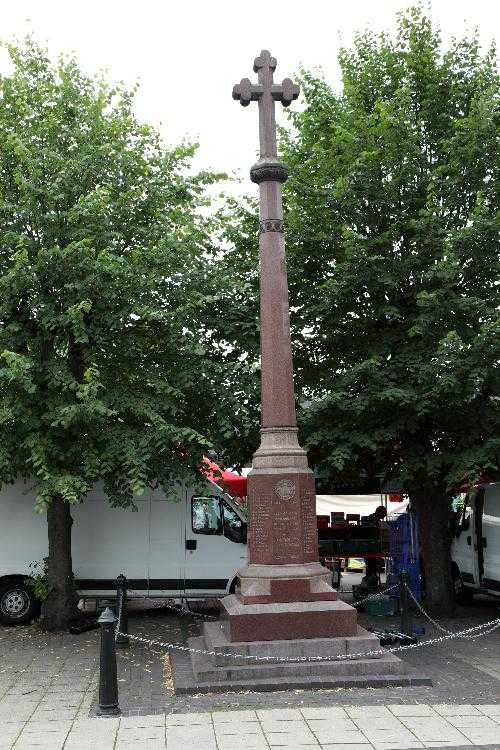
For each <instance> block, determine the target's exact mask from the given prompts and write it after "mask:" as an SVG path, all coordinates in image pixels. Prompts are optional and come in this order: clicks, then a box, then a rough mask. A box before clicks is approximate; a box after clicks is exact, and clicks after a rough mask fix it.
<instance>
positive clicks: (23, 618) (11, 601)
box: [0, 579, 40, 625]
mask: <svg viewBox="0 0 500 750" xmlns="http://www.w3.org/2000/svg"><path fill="white" fill-rule="evenodd" d="M39 614H40V602H39V600H38V599H37V598H36V596H35V594H34V592H33V591H32V590H31V589H30V588H29V586H26V584H25V583H24V582H23V581H22V579H13V580H10V581H8V582H3V583H0V622H1V623H2V625H26V624H27V623H30V622H31V621H32V620H34V619H35V617H38V615H39Z"/></svg>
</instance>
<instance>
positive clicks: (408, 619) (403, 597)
mask: <svg viewBox="0 0 500 750" xmlns="http://www.w3.org/2000/svg"><path fill="white" fill-rule="evenodd" d="M399 583H400V586H399V603H400V607H401V632H402V633H404V635H406V636H408V637H409V638H413V618H412V613H411V607H410V600H409V597H408V590H409V583H410V577H409V575H408V573H407V571H406V570H402V571H401V572H400V574H399Z"/></svg>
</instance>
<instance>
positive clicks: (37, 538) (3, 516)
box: [0, 481, 48, 578]
mask: <svg viewBox="0 0 500 750" xmlns="http://www.w3.org/2000/svg"><path fill="white" fill-rule="evenodd" d="M26 492H27V494H24V493H26ZM34 505H35V496H34V494H33V492H32V490H31V482H29V481H27V482H23V481H19V482H16V483H15V484H6V485H3V487H2V490H1V492H0V578H1V577H2V576H5V575H13V574H20V575H23V576H25V575H28V574H29V573H30V570H29V563H30V562H41V561H42V560H43V558H44V557H47V555H48V540H47V514H46V513H45V512H44V513H35V510H34Z"/></svg>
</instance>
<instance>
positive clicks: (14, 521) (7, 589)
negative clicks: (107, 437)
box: [0, 482, 247, 624]
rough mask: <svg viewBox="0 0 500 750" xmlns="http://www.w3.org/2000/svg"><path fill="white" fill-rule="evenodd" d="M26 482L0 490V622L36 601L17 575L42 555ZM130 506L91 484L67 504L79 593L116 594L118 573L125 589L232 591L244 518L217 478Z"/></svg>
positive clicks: (243, 557) (241, 557)
mask: <svg viewBox="0 0 500 750" xmlns="http://www.w3.org/2000/svg"><path fill="white" fill-rule="evenodd" d="M34 500H35V498H34V495H33V493H32V492H31V491H30V484H29V483H23V482H18V483H16V484H14V485H4V487H3V489H2V491H1V492H0V622H3V623H4V624H21V623H26V622H29V621H30V620H31V619H32V618H33V617H34V616H35V615H36V613H37V611H38V609H39V603H38V602H37V601H36V597H35V596H34V593H33V591H32V589H31V588H30V586H29V585H28V586H27V585H26V582H25V579H26V577H27V576H29V574H30V567H29V566H30V563H31V562H33V561H42V560H43V558H44V557H46V556H47V549H48V543H47V524H46V522H45V515H39V514H37V513H35V512H34V509H33V506H34ZM135 504H136V507H137V510H136V511H135V512H134V511H132V510H131V509H125V508H112V507H111V506H110V505H109V503H108V502H107V500H106V499H105V497H104V493H103V491H102V490H100V489H99V485H97V486H96V489H95V490H94V491H93V492H91V493H90V494H89V495H88V496H87V497H86V499H85V501H84V502H83V503H82V504H81V505H76V506H72V509H71V513H72V516H73V521H74V523H73V527H72V558H73V571H74V575H75V579H76V585H77V590H78V593H79V594H80V595H81V597H82V598H94V597H95V598H98V597H102V598H104V597H106V596H107V595H110V596H113V595H114V594H116V584H115V580H116V577H117V576H118V575H119V574H120V573H123V574H124V575H125V576H126V577H127V579H128V584H129V587H130V594H131V596H133V595H134V594H135V595H140V596H147V597H155V596H156V597H162V598H170V597H173V598H184V597H185V598H192V599H200V598H203V597H219V596H224V595H226V594H228V593H231V592H232V591H234V586H235V582H236V572H237V571H238V570H239V569H240V568H242V567H243V566H244V565H246V562H247V547H246V537H247V524H246V520H245V515H244V511H243V509H241V508H240V507H239V506H238V505H237V504H236V503H235V502H234V501H233V500H232V499H231V497H229V496H228V495H226V494H225V493H224V492H223V491H222V490H221V489H220V488H219V487H218V486H217V485H215V484H213V483H211V482H207V485H206V487H205V488H204V494H203V495H202V494H200V491H199V489H198V490H194V489H193V488H190V487H187V486H185V485H180V484H179V485H178V486H177V489H176V490H175V491H174V492H173V493H172V494H171V495H170V494H168V495H165V494H164V493H163V492H162V491H161V490H159V489H158V490H155V491H149V492H146V493H145V494H144V495H143V496H142V497H140V498H136V500H135Z"/></svg>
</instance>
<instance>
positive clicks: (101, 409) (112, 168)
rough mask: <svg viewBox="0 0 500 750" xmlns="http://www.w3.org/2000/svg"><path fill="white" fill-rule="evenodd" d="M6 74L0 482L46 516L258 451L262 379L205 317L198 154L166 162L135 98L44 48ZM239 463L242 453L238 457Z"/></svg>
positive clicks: (1, 128) (0, 124)
mask: <svg viewBox="0 0 500 750" xmlns="http://www.w3.org/2000/svg"><path fill="white" fill-rule="evenodd" d="M8 51H9V54H10V58H11V60H12V63H13V73H12V75H9V76H4V77H0V481H2V482H9V481H13V480H14V479H15V478H16V477H17V476H30V477H32V478H34V480H35V485H36V490H37V494H38V501H39V504H40V506H43V505H45V504H48V503H49V502H50V501H51V498H53V497H54V496H58V497H60V498H63V499H64V500H66V501H68V502H70V503H73V502H77V501H79V500H80V499H82V498H83V497H84V495H85V494H86V492H87V491H88V490H89V488H90V487H91V486H92V485H93V483H94V482H95V481H96V480H98V479H102V480H103V481H104V486H105V491H106V494H107V496H108V498H109V499H110V501H111V502H112V503H114V504H125V505H126V504H130V503H131V502H132V501H133V496H134V495H139V494H141V493H142V492H143V491H144V489H145V487H146V486H147V485H150V484H153V483H155V482H156V481H160V482H161V483H164V484H167V483H168V482H169V481H171V480H172V479H174V478H175V477H178V476H179V475H181V474H182V473H184V472H188V471H193V470H195V469H197V468H198V467H199V465H200V462H201V458H202V456H203V454H204V453H206V452H208V451H210V450H222V449H223V448H224V447H225V448H226V450H228V451H229V454H231V446H232V445H233V446H234V445H236V444H237V443H240V444H244V441H245V435H246V431H247V430H248V425H249V420H250V416H249V410H248V407H247V404H248V399H247V397H246V394H247V391H248V389H247V388H246V386H245V385H244V384H245V379H246V378H247V366H246V365H245V363H244V362H239V361H238V360H236V361H231V360H230V359H229V360H228V359H227V347H225V346H224V344H222V343H221V342H219V341H215V339H214V336H213V332H211V331H210V330H209V329H208V327H207V324H206V320H205V314H204V308H205V306H206V304H207V302H208V301H210V300H211V299H213V298H215V297H216V296H217V289H216V287H214V286H212V285H211V284H212V282H213V281H214V275H213V273H212V272H211V268H210V263H209V261H208V260H207V259H208V258H209V256H211V255H212V248H211V243H212V239H211V237H212V232H213V226H212V222H211V221H210V220H209V219H207V218H206V216H207V213H208V212H207V211H206V209H205V206H206V203H207V199H206V187H207V186H208V185H210V184H212V183H214V182H215V181H216V179H217V176H216V175H214V174H209V173H200V174H193V173H192V171H191V170H190V159H191V156H192V154H193V151H194V146H192V145H181V146H179V147H176V148H171V149H168V148H166V147H165V145H164V144H163V143H162V141H161V139H160V137H159V135H158V133H157V132H155V130H154V129H152V128H151V127H149V126H148V125H144V124H141V123H139V122H138V121H137V119H136V118H135V116H134V114H133V100H134V94H135V90H127V89H125V88H124V87H123V86H121V85H116V86H110V85H108V84H107V83H106V82H105V81H104V80H103V79H101V78H91V77H88V76H86V75H84V74H83V73H82V71H81V70H80V69H79V67H78V65H77V63H76V61H75V60H74V59H72V58H62V59H60V60H59V62H58V63H57V64H53V63H51V61H50V60H49V58H48V56H47V53H46V51H45V50H43V49H41V48H40V47H39V46H37V45H36V44H35V43H34V42H33V41H32V40H27V41H26V43H25V44H23V45H11V46H9V47H8ZM233 454H234V450H233V453H232V454H231V455H233Z"/></svg>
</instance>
